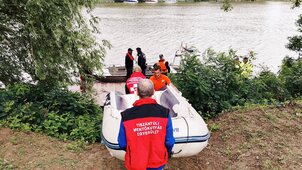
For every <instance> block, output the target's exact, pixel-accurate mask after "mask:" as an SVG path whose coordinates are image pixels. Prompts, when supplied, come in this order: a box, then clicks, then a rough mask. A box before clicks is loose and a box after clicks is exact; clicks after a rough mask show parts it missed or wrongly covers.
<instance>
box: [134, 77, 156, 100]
mask: <svg viewBox="0 0 302 170" xmlns="http://www.w3.org/2000/svg"><path fill="white" fill-rule="evenodd" d="M137 94H138V96H139V97H140V98H146V97H151V96H152V95H153V94H154V85H153V83H152V81H151V80H149V79H142V80H140V81H139V82H138V85H137Z"/></svg>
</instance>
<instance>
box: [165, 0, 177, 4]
mask: <svg viewBox="0 0 302 170" xmlns="http://www.w3.org/2000/svg"><path fill="white" fill-rule="evenodd" d="M176 2H177V1H176V0H165V3H168V4H175V3H176Z"/></svg>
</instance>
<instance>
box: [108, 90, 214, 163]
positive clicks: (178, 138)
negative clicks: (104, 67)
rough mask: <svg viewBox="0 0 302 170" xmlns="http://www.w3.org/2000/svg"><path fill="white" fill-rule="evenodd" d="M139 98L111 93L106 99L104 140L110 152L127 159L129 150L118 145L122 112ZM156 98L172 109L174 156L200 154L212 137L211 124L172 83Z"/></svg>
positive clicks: (156, 95)
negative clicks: (209, 128)
mask: <svg viewBox="0 0 302 170" xmlns="http://www.w3.org/2000/svg"><path fill="white" fill-rule="evenodd" d="M138 98H139V97H138V96H137V95H136V94H127V95H126V94H122V93H120V92H116V91H113V92H110V93H109V94H108V95H107V96H106V99H105V103H104V113H103V123H102V141H103V142H104V144H105V146H106V147H107V149H108V150H109V152H110V154H111V155H112V156H114V157H116V158H118V159H120V160H124V156H125V151H123V150H121V149H120V147H119V145H118V141H117V138H118V132H119V127H120V121H121V114H120V113H121V112H122V111H124V110H125V109H127V108H130V107H132V104H133V103H134V101H135V100H137V99H138ZM153 98H154V99H155V100H156V101H157V102H158V103H159V104H161V105H163V106H164V107H166V108H169V109H170V115H171V116H172V124H173V134H174V137H175V145H174V147H173V150H172V153H173V155H172V157H186V156H192V155H196V154H198V153H199V152H200V151H201V150H202V149H204V148H205V147H206V146H207V144H208V139H209V137H210V134H209V131H208V128H207V124H206V123H205V122H204V120H203V119H202V117H201V116H200V115H199V114H198V113H197V112H196V110H195V109H194V108H193V107H192V106H191V104H189V103H188V101H187V100H186V99H185V98H184V97H182V95H181V92H179V91H178V90H177V89H175V88H174V87H171V86H167V89H165V90H164V91H156V92H155V94H154V95H153Z"/></svg>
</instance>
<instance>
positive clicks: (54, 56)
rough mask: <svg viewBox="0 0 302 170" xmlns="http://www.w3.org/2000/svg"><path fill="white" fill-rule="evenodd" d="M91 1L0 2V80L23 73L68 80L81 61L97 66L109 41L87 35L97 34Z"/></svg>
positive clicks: (16, 79) (20, 76)
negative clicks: (97, 39) (99, 40)
mask: <svg viewBox="0 0 302 170" xmlns="http://www.w3.org/2000/svg"><path fill="white" fill-rule="evenodd" d="M96 2H97V0H47V1H41V0H18V1H16V0H0V21H1V22H0V82H2V83H4V84H5V85H9V84H13V83H15V82H22V81H24V77H25V75H27V74H28V75H29V76H30V78H31V79H32V80H33V81H35V82H41V81H47V82H51V83H70V82H72V77H73V76H76V75H78V71H79V69H80V67H81V65H83V64H84V65H87V66H89V67H90V68H92V69H95V70H100V69H101V67H102V63H103V58H104V56H105V48H106V47H110V44H109V42H107V41H106V40H102V43H101V44H99V43H97V42H96V40H95V38H94V36H93V35H92V34H93V33H99V31H98V29H97V27H96V24H97V22H98V18H96V17H94V16H93V15H92V14H91V9H92V7H93V6H94V5H95V3H96ZM84 12H85V14H84ZM82 14H84V15H82ZM84 16H85V17H84ZM86 16H87V17H86Z"/></svg>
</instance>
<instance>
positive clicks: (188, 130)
mask: <svg viewBox="0 0 302 170" xmlns="http://www.w3.org/2000/svg"><path fill="white" fill-rule="evenodd" d="M182 118H183V119H184V120H185V122H186V124H187V142H188V141H189V132H190V129H189V124H188V122H187V120H186V118H184V117H183V116H182Z"/></svg>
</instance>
